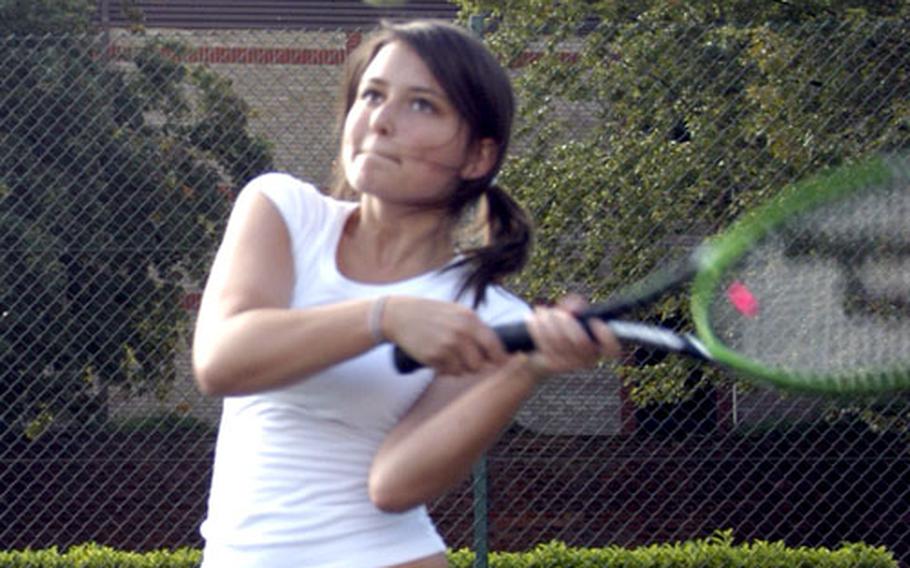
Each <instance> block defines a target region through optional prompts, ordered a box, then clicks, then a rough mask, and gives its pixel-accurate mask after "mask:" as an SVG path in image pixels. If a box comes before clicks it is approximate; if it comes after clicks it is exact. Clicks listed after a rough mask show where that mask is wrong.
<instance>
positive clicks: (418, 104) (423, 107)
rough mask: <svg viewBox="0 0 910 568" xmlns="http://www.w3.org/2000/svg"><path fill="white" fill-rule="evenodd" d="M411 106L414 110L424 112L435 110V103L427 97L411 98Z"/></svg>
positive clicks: (433, 111)
mask: <svg viewBox="0 0 910 568" xmlns="http://www.w3.org/2000/svg"><path fill="white" fill-rule="evenodd" d="M411 108H412V109H414V110H416V111H417V112H425V113H435V112H436V110H437V109H436V104H435V103H433V101H431V100H430V99H427V98H424V97H417V98H415V99H413V100H412V101H411Z"/></svg>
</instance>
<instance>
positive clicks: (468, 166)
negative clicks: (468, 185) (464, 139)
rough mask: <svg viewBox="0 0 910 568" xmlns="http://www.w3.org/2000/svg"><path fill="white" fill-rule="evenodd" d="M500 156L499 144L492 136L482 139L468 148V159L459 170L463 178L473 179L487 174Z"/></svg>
mask: <svg viewBox="0 0 910 568" xmlns="http://www.w3.org/2000/svg"><path fill="white" fill-rule="evenodd" d="M498 158H499V144H497V143H496V141H495V140H493V139H492V138H482V139H480V140H479V141H478V142H476V143H474V144H472V145H471V148H470V149H469V150H468V156H467V159H466V160H465V163H464V165H463V166H462V167H461V170H460V171H459V173H460V174H461V179H464V180H473V179H477V178H481V177H483V176H485V175H487V174H488V173H490V170H491V169H493V166H495V165H496V160H497V159H498Z"/></svg>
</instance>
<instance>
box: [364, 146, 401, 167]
mask: <svg viewBox="0 0 910 568" xmlns="http://www.w3.org/2000/svg"><path fill="white" fill-rule="evenodd" d="M358 154H363V155H366V156H372V157H376V158H382V159H383V160H387V161H389V162H393V163H395V164H399V163H401V160H400V159H398V156H397V155H395V154H394V153H392V152H388V151H385V150H376V149H369V148H366V149H361V150H360V152H358Z"/></svg>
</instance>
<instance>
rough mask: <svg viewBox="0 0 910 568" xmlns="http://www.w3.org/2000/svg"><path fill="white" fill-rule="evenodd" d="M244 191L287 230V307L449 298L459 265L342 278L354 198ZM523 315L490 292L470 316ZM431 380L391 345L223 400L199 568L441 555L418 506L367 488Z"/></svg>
mask: <svg viewBox="0 0 910 568" xmlns="http://www.w3.org/2000/svg"><path fill="white" fill-rule="evenodd" d="M243 191H244V192H248V191H257V192H261V193H262V194H264V195H265V196H267V197H268V198H269V199H270V200H271V202H272V203H273V204H274V205H275V206H276V208H277V209H278V211H280V213H281V216H282V218H283V219H284V222H285V224H286V225H287V228H288V234H289V235H290V240H291V248H292V254H293V258H294V269H295V278H296V281H295V286H294V294H293V299H292V304H291V306H292V307H296V308H300V307H306V306H314V305H319V304H329V303H334V302H339V301H342V300H348V299H354V298H366V297H377V296H382V295H393V294H394V295H414V296H422V297H426V298H434V299H440V300H449V301H451V300H453V299H454V298H455V295H456V292H457V290H458V287H459V284H460V275H461V273H460V271H458V270H448V271H434V272H431V273H427V274H423V275H420V276H417V277H415V278H412V279H409V280H405V281H401V282H396V283H392V284H365V283H362V282H356V281H352V280H350V279H347V278H346V277H345V276H343V275H342V274H341V273H340V272H339V271H338V268H337V265H336V251H337V249H338V241H339V239H340V237H341V231H342V229H343V226H344V223H345V220H346V219H347V216H348V215H349V214H350V213H351V212H352V211H353V210H354V209H355V208H356V206H357V204H356V203H351V202H342V201H337V200H334V199H331V198H328V197H326V196H324V195H322V194H321V193H320V192H319V191H318V190H317V189H316V188H315V187H313V186H312V185H309V184H306V183H304V182H301V181H299V180H297V179H295V178H293V177H291V176H288V175H285V174H266V175H263V176H260V177H258V178H256V179H254V180H253V181H251V182H250V183H249V184H248V185H247V187H246V188H244V190H243ZM466 296H469V294H468V295H466ZM461 301H462V302H464V303H466V304H468V305H470V298H468V297H466V298H464V299H463V300H461ZM528 310H529V308H528V306H527V305H526V304H525V303H524V302H523V301H521V300H519V299H518V298H517V297H515V296H513V295H511V294H509V293H508V292H506V291H504V290H503V289H501V288H499V287H490V288H489V289H488V290H487V294H486V301H485V302H484V303H483V304H482V305H481V306H480V308H479V309H478V314H479V315H480V317H481V318H482V319H483V320H484V321H487V322H488V323H491V324H496V323H502V322H506V321H514V320H517V319H521V318H522V317H523V316H524V314H526V313H527V312H528ZM301 348H302V349H305V348H306V346H305V345H302V346H301ZM432 378H433V377H432V372H431V371H429V370H421V371H418V372H416V373H414V374H411V375H408V376H402V375H399V374H398V373H397V372H396V371H395V369H394V367H393V364H392V347H391V346H390V345H382V346H379V347H377V348H375V349H372V350H371V351H369V352H367V353H364V354H362V355H360V356H358V357H354V358H353V359H349V360H347V361H344V362H342V363H340V364H338V365H335V366H333V367H331V368H329V369H326V370H325V371H323V372H321V373H319V374H317V375H313V376H310V377H309V378H307V379H305V380H301V381H300V382H298V383H295V384H293V385H291V386H288V387H284V388H280V389H275V390H272V391H269V392H264V393H258V394H255V395H249V396H238V397H227V398H225V400H224V403H223V412H222V417H221V425H220V428H219V433H218V441H217V444H216V448H215V464H214V473H213V478H212V487H211V493H210V497H209V511H208V516H207V518H206V520H205V521H204V523H203V524H202V529H201V532H202V535H203V537H205V539H206V545H205V551H204V561H203V566H204V568H252V567H257V568H259V567H261V568H292V567H293V568H304V567H320V568H335V567H337V568H376V567H378V566H387V565H392V564H398V563H402V562H407V561H410V560H414V559H417V558H422V557H424V556H429V555H431V554H434V553H438V552H442V551H444V550H445V544H444V542H443V541H442V539H441V538H440V536H439V534H438V533H437V531H436V529H435V528H434V526H433V523H432V522H431V520H430V518H429V515H428V514H427V510H426V507H423V506H421V507H417V508H415V509H411V510H409V511H406V512H403V513H386V512H383V511H381V510H379V509H377V508H376V507H375V506H374V505H373V504H372V502H371V501H370V499H369V496H368V493H367V478H368V473H369V469H370V464H371V462H372V459H373V456H374V454H375V453H376V450H377V449H378V447H379V445H380V444H381V442H382V440H383V439H384V437H385V436H386V434H387V433H388V432H389V430H391V429H392V427H394V426H395V424H396V423H397V422H398V421H399V419H400V418H401V417H402V415H403V414H404V413H405V412H406V411H407V410H408V408H410V406H411V405H412V404H413V403H414V401H415V400H416V399H417V397H418V396H420V394H421V393H422V392H423V390H424V389H425V388H426V386H427V385H428V384H429V383H430V381H431V380H432Z"/></svg>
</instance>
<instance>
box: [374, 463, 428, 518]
mask: <svg viewBox="0 0 910 568" xmlns="http://www.w3.org/2000/svg"><path fill="white" fill-rule="evenodd" d="M368 489H369V495H370V501H372V503H373V505H375V506H376V508H377V509H379V510H380V511H383V512H386V513H403V512H405V511H407V510H408V509H413V508H414V507H416V506H418V505H420V504H421V501H420V500H419V499H418V498H416V497H415V496H414V495H412V494H409V491H407V488H405V487H403V486H402V484H396V483H390V482H389V480H388V479H387V476H384V475H381V474H379V473H377V472H375V471H374V472H371V473H370V479H369V487H368Z"/></svg>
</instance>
